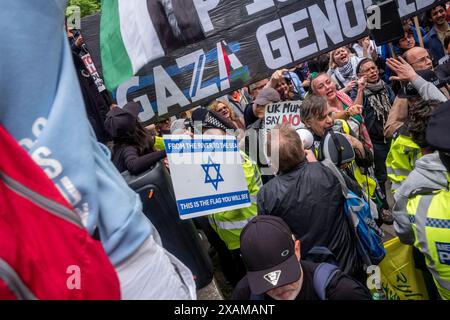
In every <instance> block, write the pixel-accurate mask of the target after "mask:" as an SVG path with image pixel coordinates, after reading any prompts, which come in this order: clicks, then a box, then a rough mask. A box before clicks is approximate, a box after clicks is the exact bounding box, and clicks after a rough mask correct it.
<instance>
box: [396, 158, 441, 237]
mask: <svg viewBox="0 0 450 320" xmlns="http://www.w3.org/2000/svg"><path fill="white" fill-rule="evenodd" d="M447 185H448V181H447V169H446V168H445V167H444V165H443V164H442V162H441V160H440V159H439V154H438V153H437V152H435V153H431V154H427V155H425V156H423V157H421V158H420V159H419V160H417V161H416V167H415V168H414V170H413V171H412V172H411V173H410V174H409V176H408V178H406V180H405V181H404V182H403V183H402V185H401V187H400V188H399V189H398V190H397V192H396V193H395V195H394V198H395V206H394V220H395V221H394V228H395V232H396V233H397V235H398V237H399V238H400V241H401V242H403V243H405V244H409V245H412V244H414V240H415V237H414V232H413V229H412V225H411V222H410V220H409V215H408V212H407V210H406V206H407V204H408V200H409V198H410V197H412V196H414V195H417V194H426V193H430V192H431V191H434V190H442V189H446V188H447Z"/></svg>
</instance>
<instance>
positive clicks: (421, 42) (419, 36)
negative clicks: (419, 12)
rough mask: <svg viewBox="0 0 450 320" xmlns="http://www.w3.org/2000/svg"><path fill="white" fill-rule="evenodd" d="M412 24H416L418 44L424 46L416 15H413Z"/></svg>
mask: <svg viewBox="0 0 450 320" xmlns="http://www.w3.org/2000/svg"><path fill="white" fill-rule="evenodd" d="M414 24H415V26H416V33H417V38H418V39H419V44H420V46H421V47H422V48H425V46H424V45H423V38H422V33H421V32H420V25H419V18H417V16H415V17H414Z"/></svg>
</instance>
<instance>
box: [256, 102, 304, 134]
mask: <svg viewBox="0 0 450 320" xmlns="http://www.w3.org/2000/svg"><path fill="white" fill-rule="evenodd" d="M301 105H302V102H301V101H300V100H299V101H283V102H276V103H271V104H269V105H267V106H266V114H265V118H264V128H266V129H272V128H274V127H275V126H277V125H279V124H282V123H289V124H290V125H291V126H292V127H293V128H295V129H299V128H302V127H303V125H302V122H301V119H300V107H301Z"/></svg>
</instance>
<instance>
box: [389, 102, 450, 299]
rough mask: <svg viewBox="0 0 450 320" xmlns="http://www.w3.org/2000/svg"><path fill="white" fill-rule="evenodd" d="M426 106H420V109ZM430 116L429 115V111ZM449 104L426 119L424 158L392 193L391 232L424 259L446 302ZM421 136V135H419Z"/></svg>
mask: <svg viewBox="0 0 450 320" xmlns="http://www.w3.org/2000/svg"><path fill="white" fill-rule="evenodd" d="M423 108H426V106H422V109H423ZM430 113H431V112H430ZM449 123H450V101H447V102H446V103H443V104H441V105H440V106H438V107H437V108H434V111H433V113H432V115H431V117H430V118H429V120H428V126H427V129H426V142H427V143H428V149H431V150H436V151H435V152H432V153H429V154H426V155H424V156H423V157H422V158H420V159H419V160H418V161H417V162H416V167H415V169H414V170H413V171H412V172H411V173H410V174H409V176H408V178H407V179H406V180H405V181H404V182H403V184H402V186H401V187H400V189H398V191H397V193H396V194H395V200H396V205H395V207H394V219H395V224H394V227H395V230H396V232H397V235H398V236H399V238H400V240H401V241H402V242H403V243H406V244H409V245H413V246H414V247H416V248H417V249H418V250H420V251H421V252H422V253H423V255H424V256H425V261H426V264H427V267H428V270H429V271H430V273H431V274H432V276H433V279H434V282H435V284H436V287H437V289H438V292H439V294H440V296H441V298H442V299H446V300H448V299H450V192H449V185H450V176H449V172H450V135H449V129H448V126H449ZM423 135H424V136H425V132H423Z"/></svg>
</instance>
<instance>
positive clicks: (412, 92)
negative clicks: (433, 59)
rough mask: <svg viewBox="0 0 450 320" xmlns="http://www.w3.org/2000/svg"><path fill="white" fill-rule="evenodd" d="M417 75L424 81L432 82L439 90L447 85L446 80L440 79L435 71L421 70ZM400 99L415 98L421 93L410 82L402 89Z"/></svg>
mask: <svg viewBox="0 0 450 320" xmlns="http://www.w3.org/2000/svg"><path fill="white" fill-rule="evenodd" d="M417 75H418V76H420V77H422V78H423V79H424V80H426V81H428V82H431V83H432V84H434V85H435V86H436V87H437V88H442V87H443V86H445V84H446V83H447V81H446V80H443V79H440V78H439V77H438V76H437V75H436V73H435V72H434V71H433V70H420V71H417ZM397 96H398V97H399V98H413V97H418V96H419V92H418V91H417V90H416V88H414V86H413V85H412V83H411V82H409V83H408V84H407V85H406V86H405V87H403V88H401V89H400V91H399V92H398V95H397Z"/></svg>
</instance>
